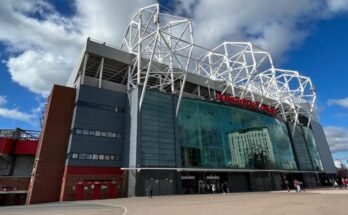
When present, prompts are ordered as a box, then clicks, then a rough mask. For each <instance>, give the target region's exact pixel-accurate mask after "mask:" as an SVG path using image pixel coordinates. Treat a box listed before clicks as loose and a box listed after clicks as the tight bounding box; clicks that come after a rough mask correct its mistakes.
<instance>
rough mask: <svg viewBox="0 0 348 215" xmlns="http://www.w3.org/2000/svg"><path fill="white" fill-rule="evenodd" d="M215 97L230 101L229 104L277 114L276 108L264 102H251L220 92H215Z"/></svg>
mask: <svg viewBox="0 0 348 215" xmlns="http://www.w3.org/2000/svg"><path fill="white" fill-rule="evenodd" d="M216 99H217V100H219V101H223V102H226V103H230V104H236V105H240V106H243V107H246V108H250V109H255V110H260V111H263V112H266V113H268V114H271V115H273V116H276V115H277V114H278V110H277V109H275V108H273V107H270V106H268V105H265V104H261V105H260V103H258V102H252V101H249V100H247V99H243V98H238V97H233V96H229V95H223V94H220V93H216Z"/></svg>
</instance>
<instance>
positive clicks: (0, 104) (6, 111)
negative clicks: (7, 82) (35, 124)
mask: <svg viewBox="0 0 348 215" xmlns="http://www.w3.org/2000/svg"><path fill="white" fill-rule="evenodd" d="M6 104H7V99H6V96H2V95H0V117H2V118H6V119H14V120H19V121H24V122H28V123H31V122H32V120H33V119H35V118H37V115H38V113H39V109H40V110H41V105H40V107H38V108H35V109H33V110H32V112H31V113H25V112H21V111H19V110H18V109H16V108H14V109H11V108H6V107H5V105H6Z"/></svg>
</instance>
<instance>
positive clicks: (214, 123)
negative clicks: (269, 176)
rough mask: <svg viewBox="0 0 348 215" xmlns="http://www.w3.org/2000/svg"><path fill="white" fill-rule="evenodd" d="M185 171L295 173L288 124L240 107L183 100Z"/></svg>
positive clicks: (181, 122)
mask: <svg viewBox="0 0 348 215" xmlns="http://www.w3.org/2000/svg"><path fill="white" fill-rule="evenodd" d="M178 126H179V136H180V139H179V142H180V145H181V159H182V166H183V167H202V168H243V169H285V170H296V169H297V165H296V162H295V158H294V154H293V151H292V147H291V142H290V139H289V134H288V130H287V127H286V124H285V123H284V122H281V121H279V120H277V119H275V118H273V117H270V116H267V115H264V114H261V113H257V112H253V111H249V110H245V109H242V108H238V107H232V106H228V105H221V104H216V103H211V102H204V101H199V100H192V99H186V98H185V99H183V100H182V103H181V107H180V112H179V116H178Z"/></svg>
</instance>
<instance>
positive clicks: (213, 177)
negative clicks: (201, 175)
mask: <svg viewBox="0 0 348 215" xmlns="http://www.w3.org/2000/svg"><path fill="white" fill-rule="evenodd" d="M207 179H208V180H219V179H220V176H218V175H208V176H207Z"/></svg>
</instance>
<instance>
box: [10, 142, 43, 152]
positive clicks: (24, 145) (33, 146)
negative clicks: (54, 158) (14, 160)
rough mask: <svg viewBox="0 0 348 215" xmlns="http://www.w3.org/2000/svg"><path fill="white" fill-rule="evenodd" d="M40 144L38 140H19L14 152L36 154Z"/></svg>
mask: <svg viewBox="0 0 348 215" xmlns="http://www.w3.org/2000/svg"><path fill="white" fill-rule="evenodd" d="M38 145H39V141H38V140H19V141H17V142H16V148H15V151H14V153H15V154H16V155H35V154H36V150H37V146H38Z"/></svg>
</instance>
